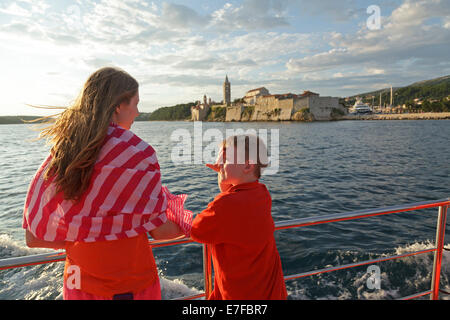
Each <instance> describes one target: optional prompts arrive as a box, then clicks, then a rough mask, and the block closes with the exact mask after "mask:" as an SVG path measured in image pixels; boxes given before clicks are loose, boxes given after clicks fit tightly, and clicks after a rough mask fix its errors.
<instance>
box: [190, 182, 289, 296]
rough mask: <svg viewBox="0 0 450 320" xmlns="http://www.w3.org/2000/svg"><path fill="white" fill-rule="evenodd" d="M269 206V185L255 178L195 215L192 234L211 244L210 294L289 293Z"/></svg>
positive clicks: (232, 189) (235, 187) (264, 294)
mask: <svg viewBox="0 0 450 320" xmlns="http://www.w3.org/2000/svg"><path fill="white" fill-rule="evenodd" d="M271 206H272V200H271V197H270V194H269V191H268V190H267V188H266V186H265V185H264V184H261V183H259V182H258V181H255V182H251V183H244V184H240V185H237V186H233V187H232V188H230V189H229V190H227V191H226V192H222V193H220V194H219V195H218V196H216V198H215V199H214V200H213V201H212V202H211V203H209V205H208V207H207V208H206V209H205V210H203V211H202V212H201V213H199V214H198V215H197V216H196V217H195V219H194V221H193V223H192V229H191V237H192V239H193V240H194V241H197V242H201V243H208V244H211V245H212V258H213V265H214V291H213V292H212V294H211V295H210V296H209V297H208V299H214V300H216V299H217V300H218V299H220V300H222V299H223V300H238V299H239V300H240V299H245V300H250V299H251V300H256V299H258V300H260V299H264V300H266V299H270V300H282V299H286V297H287V292H286V287H285V283H284V279H283V272H282V269H281V261H280V256H279V254H278V250H277V248H276V244H275V238H274V235H273V233H274V230H275V227H274V222H273V219H272V215H271Z"/></svg>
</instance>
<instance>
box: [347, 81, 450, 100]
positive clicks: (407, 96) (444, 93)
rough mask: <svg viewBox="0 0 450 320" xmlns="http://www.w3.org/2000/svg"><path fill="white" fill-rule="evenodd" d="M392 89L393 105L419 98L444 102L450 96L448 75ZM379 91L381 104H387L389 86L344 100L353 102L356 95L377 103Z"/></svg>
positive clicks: (389, 95) (389, 93) (389, 91)
mask: <svg viewBox="0 0 450 320" xmlns="http://www.w3.org/2000/svg"><path fill="white" fill-rule="evenodd" d="M392 91H393V96H394V103H393V104H394V105H403V104H414V100H415V99H420V100H422V101H426V100H428V101H429V102H430V103H433V102H437V101H440V102H444V103H445V101H447V100H448V99H447V98H448V97H449V96H450V75H449V76H445V77H440V78H436V79H431V80H425V81H420V82H415V83H413V84H410V85H408V86H405V87H397V88H392ZM380 93H381V104H382V105H384V104H387V105H389V104H390V99H391V89H390V88H385V89H382V90H377V91H372V92H366V93H361V94H358V95H354V96H351V97H349V98H348V99H347V100H346V105H352V104H354V102H355V100H356V97H361V98H363V101H364V102H366V103H369V104H372V101H374V105H379V102H380ZM372 97H373V98H372Z"/></svg>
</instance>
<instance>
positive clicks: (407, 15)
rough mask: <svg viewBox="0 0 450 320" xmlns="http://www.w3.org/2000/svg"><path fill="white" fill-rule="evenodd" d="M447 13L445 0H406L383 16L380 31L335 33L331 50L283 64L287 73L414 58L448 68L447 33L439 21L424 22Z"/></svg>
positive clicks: (449, 37)
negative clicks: (440, 64) (388, 15)
mask: <svg viewBox="0 0 450 320" xmlns="http://www.w3.org/2000/svg"><path fill="white" fill-rule="evenodd" d="M449 14H450V3H449V2H448V1H443V0H442V1H439V0H430V1H412V0H406V1H405V2H404V3H403V4H402V5H401V6H399V7H398V8H397V9H395V10H394V11H393V12H392V14H391V16H390V17H387V18H386V19H384V23H383V24H382V29H381V30H374V31H369V30H367V28H366V27H365V26H364V27H362V29H360V30H359V32H357V33H355V34H347V35H341V34H335V35H333V36H332V37H331V40H330V44H331V45H332V46H333V47H334V48H333V49H331V50H329V51H326V52H321V53H317V54H314V55H310V56H306V57H303V58H294V59H290V60H289V61H288V62H287V63H286V67H287V69H288V71H289V72H291V73H304V72H314V71H321V70H331V69H334V68H342V67H345V66H347V67H349V66H358V65H359V66H361V67H369V68H372V70H377V69H384V68H388V67H389V68H394V67H395V66H396V65H398V64H401V63H402V62H403V61H405V60H410V59H411V58H415V59H416V61H417V64H416V65H415V67H419V68H420V64H423V63H427V61H433V63H434V64H437V63H443V64H444V65H446V67H447V68H449V67H450V65H449V61H448V54H447V52H449V51H450V32H449V30H448V29H445V28H443V27H442V25H440V24H436V23H432V22H431V23H427V22H428V21H429V20H430V19H431V18H438V17H446V16H448V15H449Z"/></svg>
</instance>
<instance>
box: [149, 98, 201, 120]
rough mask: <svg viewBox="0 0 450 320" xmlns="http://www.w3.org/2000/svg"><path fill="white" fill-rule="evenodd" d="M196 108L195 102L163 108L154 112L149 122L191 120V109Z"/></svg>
mask: <svg viewBox="0 0 450 320" xmlns="http://www.w3.org/2000/svg"><path fill="white" fill-rule="evenodd" d="M192 106H195V103H194V102H190V103H186V104H177V105H176V106H172V107H162V108H159V109H157V110H155V111H153V112H152V113H151V114H150V115H149V117H148V120H150V121H175V120H189V119H190V118H191V107H192Z"/></svg>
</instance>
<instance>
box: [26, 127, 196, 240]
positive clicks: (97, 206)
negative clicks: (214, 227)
mask: <svg viewBox="0 0 450 320" xmlns="http://www.w3.org/2000/svg"><path fill="white" fill-rule="evenodd" d="M50 160H51V155H49V156H48V157H47V159H46V160H45V161H44V162H43V163H42V165H41V166H40V168H39V169H38V171H37V172H36V174H35V176H34V178H33V180H32V181H31V183H30V186H29V189H28V194H27V198H26V201H25V206H24V212H23V228H25V229H28V230H29V231H30V232H31V233H32V234H33V235H34V236H35V237H36V238H38V239H42V240H46V241H60V240H62V241H83V242H93V241H102V240H117V239H123V238H131V237H134V236H136V235H138V234H141V233H144V232H148V231H151V230H153V229H155V228H157V227H159V226H160V225H162V224H164V223H165V222H166V221H167V219H169V220H172V221H174V222H176V223H177V224H178V225H180V227H181V228H182V229H183V231H184V232H185V234H186V235H189V232H190V225H191V222H192V212H191V211H189V210H184V202H185V200H186V197H187V195H172V194H171V193H170V192H169V190H168V189H167V188H166V187H163V186H162V185H161V173H160V167H159V164H158V160H157V157H156V153H155V150H154V149H153V148H152V147H151V146H150V145H149V144H147V143H146V142H145V141H143V140H141V139H140V138H139V137H138V136H136V135H135V134H133V133H132V132H131V131H129V130H126V129H123V128H122V127H120V126H118V125H115V124H111V125H110V127H109V128H108V134H107V137H106V138H105V143H104V145H103V147H102V149H101V151H100V155H99V158H98V159H97V162H96V164H95V167H94V170H93V173H92V177H91V183H90V185H89V188H88V189H87V191H86V192H85V193H84V195H83V196H82V197H81V199H80V201H79V202H78V203H74V202H73V201H71V200H64V197H63V194H62V192H59V193H56V186H55V184H54V183H53V178H50V179H48V180H47V181H45V180H44V179H43V174H44V172H45V168H46V167H47V165H48V164H49V162H50Z"/></svg>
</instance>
